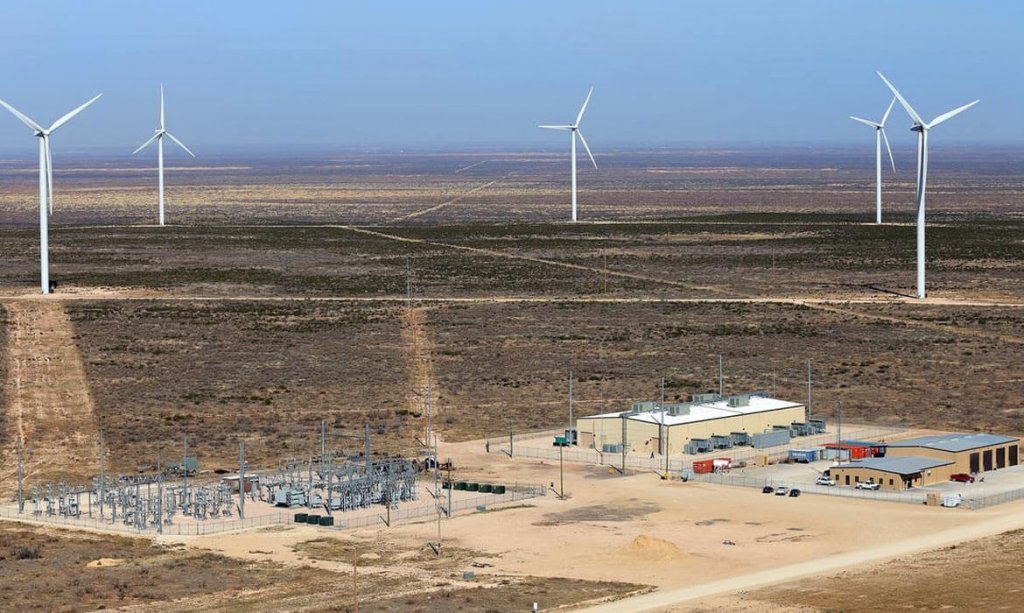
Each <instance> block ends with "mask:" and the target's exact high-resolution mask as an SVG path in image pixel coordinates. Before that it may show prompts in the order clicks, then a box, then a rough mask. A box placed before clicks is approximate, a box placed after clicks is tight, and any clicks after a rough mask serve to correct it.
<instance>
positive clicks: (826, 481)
mask: <svg viewBox="0 0 1024 613" xmlns="http://www.w3.org/2000/svg"><path fill="white" fill-rule="evenodd" d="M835 484H836V482H835V479H829V478H828V477H826V476H824V475H822V476H820V477H818V480H817V481H815V482H814V485H828V486H832V485H835Z"/></svg>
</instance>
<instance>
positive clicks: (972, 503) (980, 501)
mask: <svg viewBox="0 0 1024 613" xmlns="http://www.w3.org/2000/svg"><path fill="white" fill-rule="evenodd" d="M1022 498H1024V488H1018V489H1013V490H1007V491H1005V492H999V493H998V494H988V495H982V496H974V495H972V496H970V497H969V498H964V499H963V500H962V501H961V502H960V505H961V506H963V507H965V508H968V509H971V510H972V511H974V510H977V509H984V508H985V507H991V506H994V505H997V504H1003V503H1004V502H1013V501H1014V500H1020V499H1022Z"/></svg>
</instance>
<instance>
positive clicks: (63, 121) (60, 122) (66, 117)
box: [50, 94, 103, 132]
mask: <svg viewBox="0 0 1024 613" xmlns="http://www.w3.org/2000/svg"><path fill="white" fill-rule="evenodd" d="M102 95H103V94H98V95H97V96H96V97H95V98H93V99H92V100H90V101H88V102H86V103H85V104H83V105H82V106H80V107H78V108H77V109H75V110H73V111H71V112H70V113H67V114H66V115H64V116H63V117H61V118H60V119H58V120H57V121H55V122H53V125H52V126H50V132H53V131H54V130H56V129H57V128H59V127H61V126H62V125H64V124H66V123H67V122H69V121H71V118H72V117H74V116H75V115H77V114H79V113H81V112H82V111H84V110H85V109H86V107H88V106H89V105H90V104H92V103H93V102H96V101H97V100H99V99H100V96H102Z"/></svg>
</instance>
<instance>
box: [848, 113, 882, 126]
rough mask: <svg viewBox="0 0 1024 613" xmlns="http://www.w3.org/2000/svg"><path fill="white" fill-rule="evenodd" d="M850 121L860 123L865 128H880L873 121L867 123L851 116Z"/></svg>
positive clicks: (865, 120)
mask: <svg viewBox="0 0 1024 613" xmlns="http://www.w3.org/2000/svg"><path fill="white" fill-rule="evenodd" d="M850 119H852V120H854V121H859V122H860V123H862V124H864V125H866V126H871V127H872V128H880V127H881V126H880V125H878V124H877V123H875V122H873V121H868V120H867V119H861V118H860V117H854V116H853V115H850Z"/></svg>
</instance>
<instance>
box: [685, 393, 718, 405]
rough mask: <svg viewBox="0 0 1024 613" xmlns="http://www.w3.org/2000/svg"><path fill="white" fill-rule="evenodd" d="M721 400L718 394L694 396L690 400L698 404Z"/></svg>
mask: <svg viewBox="0 0 1024 613" xmlns="http://www.w3.org/2000/svg"><path fill="white" fill-rule="evenodd" d="M718 399H719V396H718V394H694V395H692V396H690V400H691V401H693V402H698V403H705V402H714V401H716V400H718Z"/></svg>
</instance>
